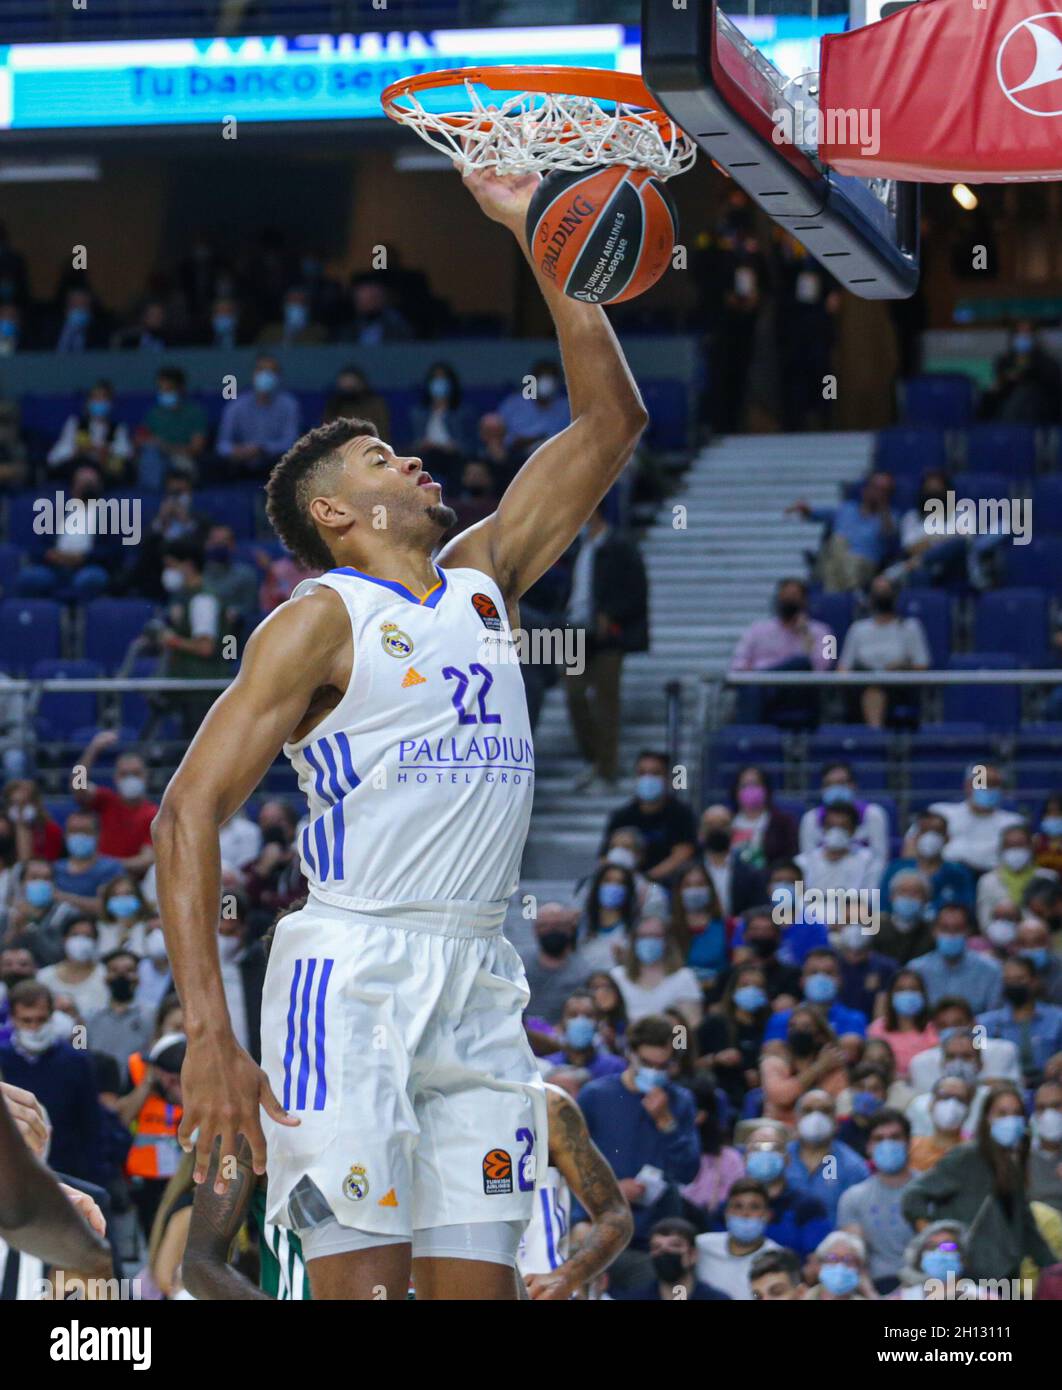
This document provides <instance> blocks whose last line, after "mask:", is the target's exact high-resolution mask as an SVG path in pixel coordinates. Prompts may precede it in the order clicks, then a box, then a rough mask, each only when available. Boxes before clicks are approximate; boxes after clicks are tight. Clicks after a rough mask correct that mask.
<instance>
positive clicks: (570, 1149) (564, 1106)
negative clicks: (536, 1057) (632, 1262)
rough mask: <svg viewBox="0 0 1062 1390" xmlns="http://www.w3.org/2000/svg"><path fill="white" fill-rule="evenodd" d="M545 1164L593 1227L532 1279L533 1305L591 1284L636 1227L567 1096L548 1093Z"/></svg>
mask: <svg viewBox="0 0 1062 1390" xmlns="http://www.w3.org/2000/svg"><path fill="white" fill-rule="evenodd" d="M546 1094H547V1098H548V1105H549V1159H550V1162H551V1163H552V1164H553V1166H554V1168H557V1169H559V1171H560V1173H561V1175H562V1176H563V1177H564V1179H565V1181H566V1182H567V1184H568V1186H569V1187H570V1188H571V1190H572V1192H573V1193H574V1195H575V1196H576V1197H577V1198H578V1200H579V1202H580V1203H581V1204H582V1206H583V1207H584V1208H585V1209H586V1211H588V1212H589V1214H590V1219H591V1225H590V1229H589V1232H588V1234H587V1235H586V1236H585V1237H584V1239H583V1240H582V1243H581V1244H580V1245H579V1246H578V1247H577V1248H576V1249H574V1250H573V1251H572V1253H571V1254H570V1255H569V1256H568V1258H567V1259H566V1260H565V1261H564V1263H563V1264H562V1265H559V1266H558V1267H557V1268H556V1269H554V1270H551V1271H550V1273H549V1274H530V1275H528V1277H527V1291H528V1294H529V1295H530V1297H531V1298H533V1299H537V1300H546V1299H549V1300H559V1299H566V1298H570V1297H571V1295H572V1294H573V1293H575V1292H576V1291H577V1290H579V1289H581V1288H584V1287H585V1286H586V1285H587V1284H590V1283H592V1282H593V1281H594V1280H595V1279H596V1278H597V1277H598V1275H599V1274H601V1273H603V1272H604V1270H606V1269H607V1268H608V1267H609V1265H610V1264H611V1263H612V1261H613V1260H614V1259H615V1258H616V1256H617V1255H619V1254H620V1252H621V1251H623V1250H625V1249H626V1248H627V1245H628V1243H629V1242H630V1238H631V1234H632V1233H633V1231H634V1222H633V1221H632V1219H631V1209H630V1207H629V1205H628V1204H627V1199H626V1197H624V1195H623V1193H622V1192H621V1191H620V1190H619V1186H618V1184H617V1182H616V1175H615V1174H614V1173H613V1171H612V1169H611V1168H610V1167H609V1165H608V1163H607V1162H606V1160H605V1158H604V1155H603V1154H602V1153H601V1150H600V1149H599V1148H598V1147H597V1145H596V1144H595V1143H594V1141H593V1140H592V1139H591V1138H590V1132H589V1130H588V1129H587V1127H586V1121H585V1120H584V1119H583V1115H582V1111H581V1110H580V1109H579V1107H578V1106H577V1105H576V1104H575V1102H574V1101H573V1100H572V1099H571V1097H570V1096H568V1095H567V1094H566V1093H564V1092H562V1091H559V1090H557V1089H556V1088H554V1087H550V1088H549V1090H548V1091H547V1093H546Z"/></svg>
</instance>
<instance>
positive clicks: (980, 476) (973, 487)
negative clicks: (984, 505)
mask: <svg viewBox="0 0 1062 1390" xmlns="http://www.w3.org/2000/svg"><path fill="white" fill-rule="evenodd" d="M1010 489H1011V484H1010V479H1009V478H1008V477H1007V475H1006V474H1005V473H972V472H970V473H960V474H959V476H958V477H957V478H956V479H955V495H956V496H957V497H972V498H974V500H975V501H978V500H980V499H981V498H982V497H986V498H995V497H1009V496H1010Z"/></svg>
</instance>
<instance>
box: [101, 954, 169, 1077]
mask: <svg viewBox="0 0 1062 1390" xmlns="http://www.w3.org/2000/svg"><path fill="white" fill-rule="evenodd" d="M102 965H103V971H104V976H103V979H104V984H105V985H106V987H107V993H108V995H109V996H110V997H109V998H108V1001H107V1003H106V1004H105V1005H104V1006H103V1008H102V1009H97V1010H96V1011H95V1012H94V1013H91V1014H86V1015H85V1025H86V1027H87V1028H88V1045H89V1047H90V1048H91V1049H92V1051H93V1052H102V1053H105V1054H106V1055H107V1056H108V1057H113V1058H114V1060H115V1062H117V1064H118V1066H119V1067H120V1068H121V1069H122V1071H123V1072H124V1071H125V1069H126V1067H127V1066H128V1063H129V1058H130V1057H131V1056H132V1055H133V1053H134V1052H144V1051H145V1050H146V1049H147V1048H148V1046H149V1045H150V1043H151V1038H152V1027H153V1024H152V1016H151V1013H150V1012H149V1011H148V1009H146V1008H145V1007H144V1003H143V1002H142V1001H141V1000H140V999H139V998H138V990H139V978H138V967H139V962H138V960H137V958H136V956H135V955H134V954H133V952H132V951H127V950H125V949H124V947H119V948H118V949H117V950H114V951H110V952H108V954H107V955H105V956H104V957H103V962H102Z"/></svg>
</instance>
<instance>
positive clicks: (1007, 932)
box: [970, 900, 1021, 969]
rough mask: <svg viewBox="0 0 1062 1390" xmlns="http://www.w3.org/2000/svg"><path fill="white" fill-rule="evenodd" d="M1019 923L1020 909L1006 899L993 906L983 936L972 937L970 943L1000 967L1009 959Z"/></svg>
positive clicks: (1016, 937)
mask: <svg viewBox="0 0 1062 1390" xmlns="http://www.w3.org/2000/svg"><path fill="white" fill-rule="evenodd" d="M1020 923H1021V909H1020V908H1019V907H1015V906H1014V905H1013V903H1009V902H1007V901H1005V900H1004V901H1002V902H999V903H997V904H996V905H995V907H993V909H992V912H991V915H990V916H989V918H988V922H987V924H986V926H985V929H984V936H976V937H973V938H972V939H971V941H970V945H971V946H972V947H973V948H974V949H975V950H981V951H983V952H984V953H985V955H987V956H988V957H989V959H990V960H994V961H995V963H996V964H997V965H998V966H999V967H1000V969H1002V967H1003V964H1004V962H1005V961H1007V960H1009V959H1010V956H1011V953H1012V951H1013V948H1014V943H1015V941H1017V939H1018V926H1019V924H1020Z"/></svg>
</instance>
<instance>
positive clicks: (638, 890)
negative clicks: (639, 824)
mask: <svg viewBox="0 0 1062 1390" xmlns="http://www.w3.org/2000/svg"><path fill="white" fill-rule="evenodd" d="M605 842H606V844H607V848H606V850H605V852H604V854H603V856H602V857H601V858H600V859H599V860H598V867H599V868H600V867H601V866H602V865H603V864H618V865H619V866H620V867H621V868H623V869H630V871H631V873H632V874H633V875H634V889H635V894H636V896H637V900H638V910H639V912H666V911H667V906H668V895H667V889H666V888H665V887H664V886H663V884H660V883H654V882H653V881H652V879H650V878H647V877H646V875H645V874H644V873H643V872H642V870H643V868H644V865H645V852H646V841H645V836H644V835H643V834H642V832H641V831H640V830H636V829H635V827H634V826H633V825H620V826H617V827H616V829H615V830H613V831H612V833H611V835H606V836H605Z"/></svg>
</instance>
